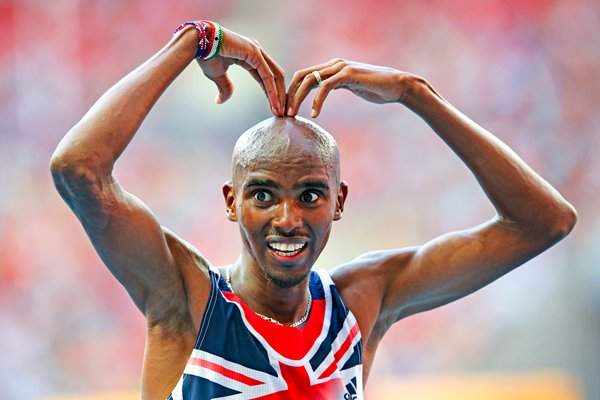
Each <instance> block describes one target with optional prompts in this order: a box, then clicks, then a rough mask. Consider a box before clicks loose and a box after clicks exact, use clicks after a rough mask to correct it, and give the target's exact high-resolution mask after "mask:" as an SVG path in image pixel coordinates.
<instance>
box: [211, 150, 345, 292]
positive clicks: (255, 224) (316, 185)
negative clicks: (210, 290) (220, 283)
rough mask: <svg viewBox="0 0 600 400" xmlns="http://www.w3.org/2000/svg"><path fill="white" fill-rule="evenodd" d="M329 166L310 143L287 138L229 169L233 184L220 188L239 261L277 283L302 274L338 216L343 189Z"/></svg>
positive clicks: (295, 281)
mask: <svg viewBox="0 0 600 400" xmlns="http://www.w3.org/2000/svg"><path fill="white" fill-rule="evenodd" d="M329 164H331V163H329ZM329 164H328V163H326V162H325V161H323V160H322V159H321V157H320V156H319V154H318V152H317V151H315V149H314V148H312V146H311V144H310V141H306V140H300V141H299V142H294V141H292V142H291V143H289V145H288V146H285V147H284V148H280V149H276V150H275V151H270V152H269V155H268V157H265V158H263V159H260V160H256V161H253V162H251V163H248V164H247V165H245V166H244V168H241V167H238V168H234V180H233V183H228V184H226V185H225V186H224V188H223V193H224V195H225V201H226V205H227V210H228V217H229V219H230V220H232V221H237V222H238V224H239V228H240V233H241V236H242V241H243V248H242V253H243V254H242V259H243V261H244V262H246V263H247V264H249V265H250V266H251V267H253V268H257V270H259V271H260V272H261V273H262V275H263V276H264V277H265V278H266V279H267V280H268V281H270V282H271V283H273V284H274V285H276V286H277V287H281V288H286V287H292V286H294V285H296V284H298V283H300V282H302V281H303V280H304V279H305V278H306V277H307V275H308V274H309V273H310V270H311V268H312V266H313V265H314V263H315V261H316V260H317V257H318V256H319V254H320V253H321V251H322V250H323V248H324V247H325V244H326V243H327V239H328V238H329V234H330V232H331V224H332V221H334V220H336V219H339V218H341V215H342V210H343V205H344V200H345V198H346V194H347V188H346V184H345V183H343V182H342V183H339V182H338V178H337V175H338V172H337V171H336V170H335V168H337V166H332V165H329Z"/></svg>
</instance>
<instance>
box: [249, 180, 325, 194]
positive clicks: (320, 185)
mask: <svg viewBox="0 0 600 400" xmlns="http://www.w3.org/2000/svg"><path fill="white" fill-rule="evenodd" d="M256 187H266V188H271V189H279V187H280V186H279V185H278V184H277V183H275V182H274V181H272V180H270V179H256V178H255V179H250V180H249V181H248V182H246V184H244V190H247V189H251V188H256ZM296 189H304V190H306V189H319V190H321V191H323V192H328V191H329V185H327V184H326V183H325V182H322V181H306V182H302V183H301V184H299V185H298V186H296Z"/></svg>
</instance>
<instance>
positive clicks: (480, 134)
mask: <svg viewBox="0 0 600 400" xmlns="http://www.w3.org/2000/svg"><path fill="white" fill-rule="evenodd" d="M407 80H408V82H407V86H406V89H405V93H404V96H403V97H402V100H401V101H402V103H403V104H404V105H406V106H407V107H408V108H409V109H411V110H412V111H414V112H415V113H416V114H418V115H419V116H420V117H421V118H423V120H424V121H425V122H426V123H427V124H428V125H429V126H430V127H431V128H432V129H433V130H434V131H435V132H436V133H437V134H438V136H439V137H440V138H442V139H443V140H444V141H445V142H446V144H448V146H450V148H451V149H452V150H453V151H454V152H455V153H456V154H457V155H458V156H459V157H460V158H461V159H462V160H463V162H464V163H465V164H466V165H467V167H468V168H469V169H470V170H471V171H472V172H473V174H474V175H475V177H476V178H477V180H478V181H479V184H480V185H481V187H482V189H483V190H484V192H485V193H486V195H487V196H488V198H489V199H490V200H491V202H492V204H493V205H494V207H495V208H496V210H497V213H498V216H499V218H501V219H502V220H503V221H505V222H508V223H510V224H516V225H517V226H519V227H522V228H526V229H529V230H532V231H536V232H537V231H548V230H550V231H553V232H552V233H556V234H561V233H562V234H564V233H566V232H568V231H569V230H570V229H571V227H572V225H573V224H574V221H575V211H574V209H573V207H572V206H571V205H570V204H569V203H568V202H567V201H566V200H564V199H563V198H562V196H561V195H560V194H559V193H558V192H557V191H556V190H555V189H554V188H553V187H552V186H551V185H550V184H549V183H548V182H546V181H545V180H544V179H542V178H541V177H540V176H539V175H538V174H537V173H535V172H534V171H533V170H532V169H531V168H530V167H529V166H528V165H527V164H525V162H523V160H521V159H520V158H519V157H518V156H517V155H516V154H515V153H514V152H513V151H512V150H511V149H510V148H509V147H508V146H507V145H506V144H504V143H503V142H502V141H500V140H499V139H498V138H497V137H495V136H494V135H492V134H491V133H489V132H488V131H486V130H485V129H483V128H482V127H480V126H479V125H477V124H476V123H475V122H473V121H471V120H470V119H469V118H467V117H466V116H465V115H463V114H462V113H461V112H459V111H458V110H456V109H455V108H454V107H453V106H452V105H450V104H449V103H448V102H447V101H445V100H444V99H443V98H442V97H441V96H439V95H438V94H437V93H436V92H435V90H434V89H433V88H432V87H431V86H430V85H429V84H428V83H427V82H425V81H424V80H423V79H421V78H416V77H409V78H407ZM554 231H555V232H554Z"/></svg>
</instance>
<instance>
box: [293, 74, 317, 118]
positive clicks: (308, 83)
mask: <svg viewBox="0 0 600 400" xmlns="http://www.w3.org/2000/svg"><path fill="white" fill-rule="evenodd" d="M316 87H317V79H316V77H315V76H314V75H313V74H308V75H306V76H305V77H304V79H303V80H302V83H301V84H300V86H299V87H298V89H297V90H296V93H295V94H294V95H293V96H289V95H288V99H287V107H288V109H287V111H286V115H287V116H289V117H295V116H296V114H298V110H299V109H300V105H301V104H302V102H303V101H304V99H305V98H306V96H308V93H309V92H310V91H311V90H312V89H314V88H316Z"/></svg>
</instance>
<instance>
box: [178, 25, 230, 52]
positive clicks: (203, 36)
mask: <svg viewBox="0 0 600 400" xmlns="http://www.w3.org/2000/svg"><path fill="white" fill-rule="evenodd" d="M186 26H193V27H194V28H196V32H198V51H197V52H196V60H198V61H204V60H210V59H211V58H213V57H214V56H216V55H217V54H219V51H220V50H221V43H223V29H222V28H221V25H219V24H217V23H216V22H213V21H207V20H202V21H191V22H184V23H183V24H181V25H179V26H178V27H177V29H175V32H173V35H177V34H178V33H179V32H181V31H182V30H183V29H184V28H185V27H186Z"/></svg>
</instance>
